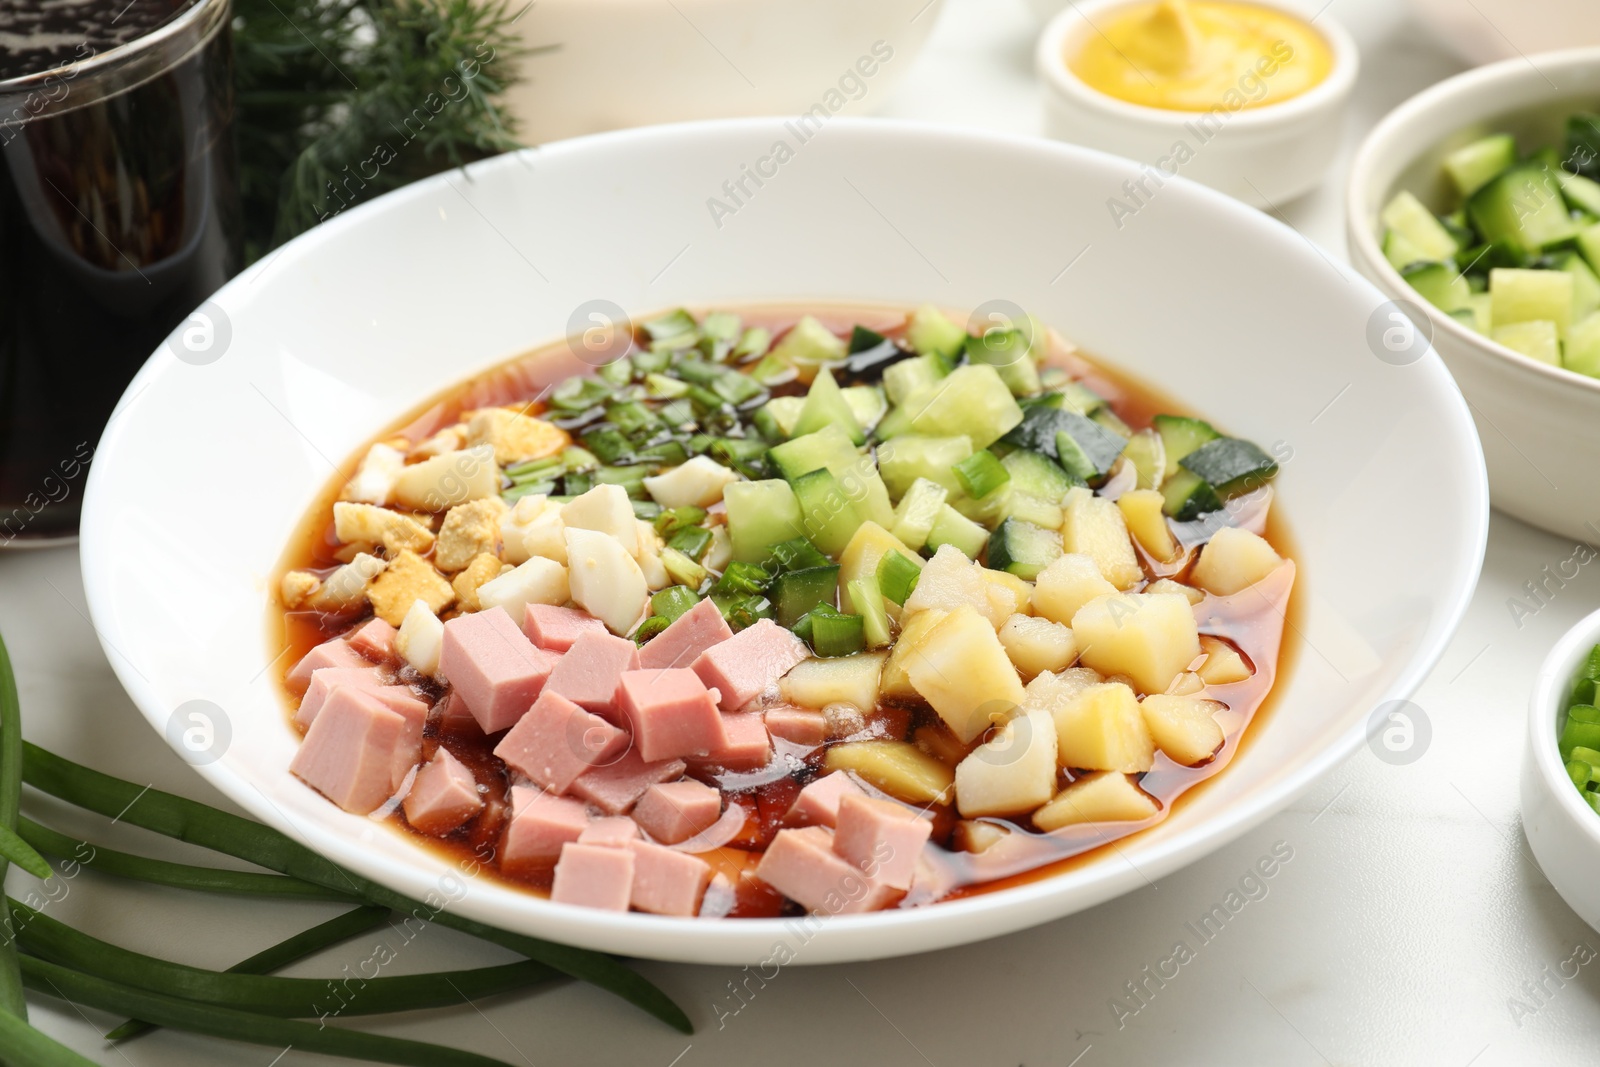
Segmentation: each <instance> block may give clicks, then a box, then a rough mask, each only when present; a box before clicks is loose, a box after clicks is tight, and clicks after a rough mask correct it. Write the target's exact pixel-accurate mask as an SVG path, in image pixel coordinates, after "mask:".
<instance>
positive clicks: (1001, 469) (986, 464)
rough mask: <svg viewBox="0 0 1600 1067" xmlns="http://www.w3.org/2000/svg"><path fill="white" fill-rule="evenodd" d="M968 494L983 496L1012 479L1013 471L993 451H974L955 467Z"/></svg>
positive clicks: (958, 477) (958, 478)
mask: <svg viewBox="0 0 1600 1067" xmlns="http://www.w3.org/2000/svg"><path fill="white" fill-rule="evenodd" d="M952 469H953V470H954V471H955V475H956V478H957V480H959V481H960V483H961V488H962V489H963V490H965V491H966V493H967V495H968V496H971V497H976V498H980V499H981V498H983V497H986V496H988V495H989V494H990V493H992V492H994V491H995V490H996V489H998V488H1000V487H1001V486H1002V485H1004V484H1006V483H1007V482H1009V481H1010V480H1011V472H1010V471H1008V470H1006V468H1005V466H1004V464H1002V463H1001V462H1000V460H999V459H998V458H997V457H996V456H995V454H994V453H993V452H990V451H989V450H987V449H984V450H983V451H981V452H974V453H973V454H972V455H970V456H968V457H967V458H966V459H964V460H962V461H961V462H960V463H957V464H956V465H955V466H954V467H953V468H952Z"/></svg>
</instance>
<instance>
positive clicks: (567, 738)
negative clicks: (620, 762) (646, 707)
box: [494, 676, 628, 793]
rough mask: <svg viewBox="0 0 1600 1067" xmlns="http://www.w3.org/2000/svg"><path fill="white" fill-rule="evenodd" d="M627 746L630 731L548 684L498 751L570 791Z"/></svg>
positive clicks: (543, 782)
mask: <svg viewBox="0 0 1600 1067" xmlns="http://www.w3.org/2000/svg"><path fill="white" fill-rule="evenodd" d="M552 677H553V676H552ZM627 747H628V735H627V734H625V733H623V732H622V731H621V730H619V729H617V728H616V727H615V726H612V725H611V724H610V723H608V722H606V721H605V720H604V719H602V718H600V717H599V716H598V715H590V714H589V713H588V712H587V711H584V710H583V709H582V708H580V707H578V705H576V704H574V703H573V702H572V701H570V700H568V699H567V698H566V697H564V696H562V695H561V694H560V693H555V692H551V689H550V686H548V685H547V686H545V689H544V692H542V693H540V694H539V699H538V700H535V701H534V702H533V707H532V708H530V709H528V714H526V715H524V716H523V717H522V718H520V719H518V720H517V724H516V725H515V726H513V727H512V728H511V729H510V730H508V731H507V732H506V735H505V737H503V738H501V740H500V743H499V744H498V745H496V746H495V750H494V754H495V755H496V756H499V757H500V758H501V759H503V760H505V761H506V763H507V764H509V765H510V766H511V767H513V768H515V769H516V770H519V771H521V772H522V773H523V774H525V775H527V776H528V777H529V778H531V779H533V780H534V782H536V783H537V784H538V785H540V786H541V787H543V788H544V789H547V790H549V791H550V792H552V793H565V792H566V791H567V790H568V789H570V788H571V787H572V783H573V782H575V781H577V780H578V776H579V775H581V774H582V773H583V772H585V771H587V770H588V769H589V768H590V767H593V766H596V765H597V764H605V763H610V762H612V761H613V760H615V759H616V758H617V757H618V756H620V755H622V753H623V751H624V750H625V749H626V748H627Z"/></svg>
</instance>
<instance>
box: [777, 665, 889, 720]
mask: <svg viewBox="0 0 1600 1067" xmlns="http://www.w3.org/2000/svg"><path fill="white" fill-rule="evenodd" d="M888 658H889V654H888V653H887V652H857V653H856V654H855V655H853V656H840V657H838V658H836V659H827V658H821V657H817V658H813V659H808V660H803V661H801V662H800V663H798V664H796V665H795V667H794V668H793V669H792V670H790V671H789V673H788V674H786V675H784V676H783V677H782V678H781V679H779V680H778V689H779V692H781V693H782V695H783V699H785V700H787V701H789V703H791V704H798V705H800V706H801V707H803V708H825V707H827V706H828V705H829V704H837V703H840V702H843V703H846V704H854V705H855V706H856V707H858V708H860V709H861V710H862V711H871V710H872V709H873V708H875V707H877V706H878V681H879V677H880V676H881V675H882V673H883V662H884V660H886V659H888Z"/></svg>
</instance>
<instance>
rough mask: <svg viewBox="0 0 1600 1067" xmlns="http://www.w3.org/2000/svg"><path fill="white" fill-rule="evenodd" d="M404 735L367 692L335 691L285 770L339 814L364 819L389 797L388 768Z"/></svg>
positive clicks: (401, 722) (402, 724) (402, 726)
mask: <svg viewBox="0 0 1600 1067" xmlns="http://www.w3.org/2000/svg"><path fill="white" fill-rule="evenodd" d="M409 732H410V731H409V727H408V725H407V723H406V719H405V716H403V715H401V714H399V713H398V712H394V711H391V710H389V709H388V708H386V707H384V706H383V704H382V703H381V702H379V700H378V698H377V697H375V696H373V695H372V694H371V693H370V692H367V691H366V690H364V689H356V688H353V687H351V686H345V687H342V688H339V689H335V690H334V691H333V695H332V696H330V697H329V698H328V700H327V702H326V703H325V704H323V706H322V711H321V713H319V714H318V715H317V719H316V721H315V722H313V723H312V724H311V729H310V730H308V731H306V736H305V740H304V741H303V742H302V743H301V745H300V750H299V751H298V752H296V753H295V756H294V760H293V762H291V763H290V764H289V770H290V771H292V772H294V774H295V775H297V776H298V777H299V778H300V779H301V781H303V782H305V783H306V784H307V785H309V786H311V787H312V788H313V789H316V790H317V791H318V792H320V793H321V794H322V795H323V796H325V797H327V798H328V799H329V800H331V801H333V802H334V803H335V804H337V805H339V806H340V807H341V808H343V809H344V810H345V811H349V812H354V813H355V814H357V815H369V814H371V813H372V812H373V811H374V810H376V809H377V808H378V807H380V806H381V805H382V804H383V802H384V801H386V800H388V799H389V797H390V796H391V795H392V794H393V792H394V767H395V765H396V760H397V758H399V757H400V756H401V754H402V753H404V751H405V748H406V745H407V743H408V736H409Z"/></svg>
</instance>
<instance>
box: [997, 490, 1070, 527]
mask: <svg viewBox="0 0 1600 1067" xmlns="http://www.w3.org/2000/svg"><path fill="white" fill-rule="evenodd" d="M999 515H1000V518H1002V519H1021V520H1022V521H1024V522H1031V523H1033V524H1034V525H1035V526H1043V527H1044V528H1045V529H1047V530H1059V529H1061V523H1062V521H1063V520H1064V519H1065V518H1066V515H1065V512H1063V510H1062V508H1061V505H1060V504H1059V503H1056V502H1053V501H1049V500H1042V499H1040V498H1039V497H1036V496H1034V495H1033V494H1032V493H1024V492H1022V491H1021V490H1020V489H1017V488H1016V487H1015V486H1012V487H1011V492H1009V493H1007V494H1006V498H1005V500H1004V502H1003V503H1001V505H1000V510H999Z"/></svg>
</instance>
